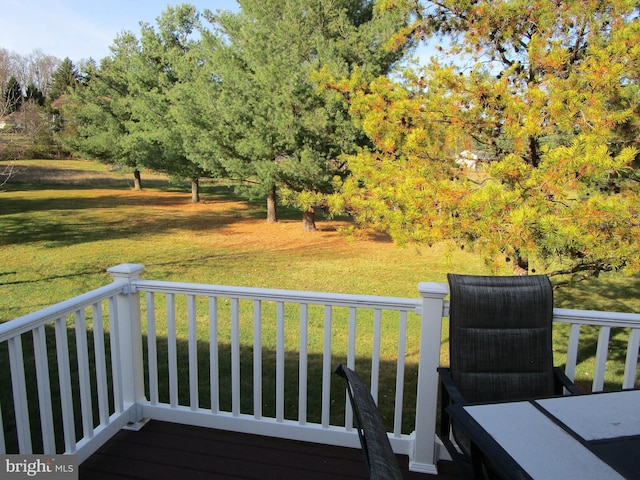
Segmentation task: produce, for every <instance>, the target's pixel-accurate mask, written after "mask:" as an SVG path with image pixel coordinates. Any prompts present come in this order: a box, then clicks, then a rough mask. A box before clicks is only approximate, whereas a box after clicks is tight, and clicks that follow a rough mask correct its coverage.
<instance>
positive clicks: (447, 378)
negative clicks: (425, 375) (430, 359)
mask: <svg viewBox="0 0 640 480" xmlns="http://www.w3.org/2000/svg"><path fill="white" fill-rule="evenodd" d="M438 374H439V375H440V383H441V385H442V386H443V387H444V389H445V390H446V391H447V393H448V395H449V400H450V402H451V403H466V401H465V399H464V396H463V395H462V393H461V392H460V390H458V387H457V386H456V383H455V382H454V381H453V377H452V376H451V370H450V369H448V368H446V367H440V368H438Z"/></svg>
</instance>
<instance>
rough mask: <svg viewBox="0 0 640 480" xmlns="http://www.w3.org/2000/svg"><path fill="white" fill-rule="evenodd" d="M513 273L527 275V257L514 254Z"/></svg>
mask: <svg viewBox="0 0 640 480" xmlns="http://www.w3.org/2000/svg"><path fill="white" fill-rule="evenodd" d="M513 274H514V275H518V276H522V277H524V276H527V275H529V259H528V258H527V257H521V256H520V254H517V255H516V259H515V262H514V265H513Z"/></svg>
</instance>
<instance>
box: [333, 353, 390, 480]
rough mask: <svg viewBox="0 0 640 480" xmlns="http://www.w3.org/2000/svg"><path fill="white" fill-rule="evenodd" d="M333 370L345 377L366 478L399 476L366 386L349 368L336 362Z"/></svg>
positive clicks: (379, 418) (381, 424)
mask: <svg viewBox="0 0 640 480" xmlns="http://www.w3.org/2000/svg"><path fill="white" fill-rule="evenodd" d="M336 373H337V374H338V375H340V376H341V377H342V378H344V379H345V381H346V383H347V392H348V394H349V401H350V402H351V407H352V409H353V417H354V419H355V424H356V428H357V430H358V436H359V438H360V445H362V453H363V455H364V460H365V463H366V465H367V469H368V470H369V478H371V479H375V480H401V479H402V473H401V472H400V467H399V466H398V459H397V458H396V456H395V454H394V453H393V449H392V448H391V443H390V442H389V437H388V436H387V432H386V430H385V428H384V425H383V423H382V417H381V416H380V412H379V411H378V407H377V406H376V404H375V402H374V400H373V397H372V396H371V393H370V392H369V389H368V388H367V386H366V385H365V383H364V382H363V381H362V379H361V378H360V377H359V376H358V374H357V373H355V372H354V371H353V370H351V369H349V368H347V367H345V366H343V365H338V368H337V369H336Z"/></svg>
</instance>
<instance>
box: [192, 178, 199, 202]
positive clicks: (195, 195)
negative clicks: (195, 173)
mask: <svg viewBox="0 0 640 480" xmlns="http://www.w3.org/2000/svg"><path fill="white" fill-rule="evenodd" d="M191 201H192V202H193V203H198V202H200V179H199V178H198V177H194V178H192V179H191Z"/></svg>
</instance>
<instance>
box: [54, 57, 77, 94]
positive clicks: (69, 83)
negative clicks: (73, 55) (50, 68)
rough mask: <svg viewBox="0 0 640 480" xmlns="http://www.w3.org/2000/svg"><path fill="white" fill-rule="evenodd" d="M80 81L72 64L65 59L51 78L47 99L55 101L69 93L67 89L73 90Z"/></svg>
mask: <svg viewBox="0 0 640 480" xmlns="http://www.w3.org/2000/svg"><path fill="white" fill-rule="evenodd" d="M80 80H81V75H80V72H79V71H78V69H77V68H76V67H75V65H74V64H73V62H72V61H71V60H70V59H69V58H68V57H67V58H65V59H64V60H63V61H62V63H60V65H58V68H56V70H55V71H54V72H53V74H52V76H51V87H50V89H49V98H51V100H56V99H57V98H60V97H61V96H63V95H64V94H66V93H68V92H69V89H73V88H75V87H76V86H77V85H78V84H79V83H80Z"/></svg>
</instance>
